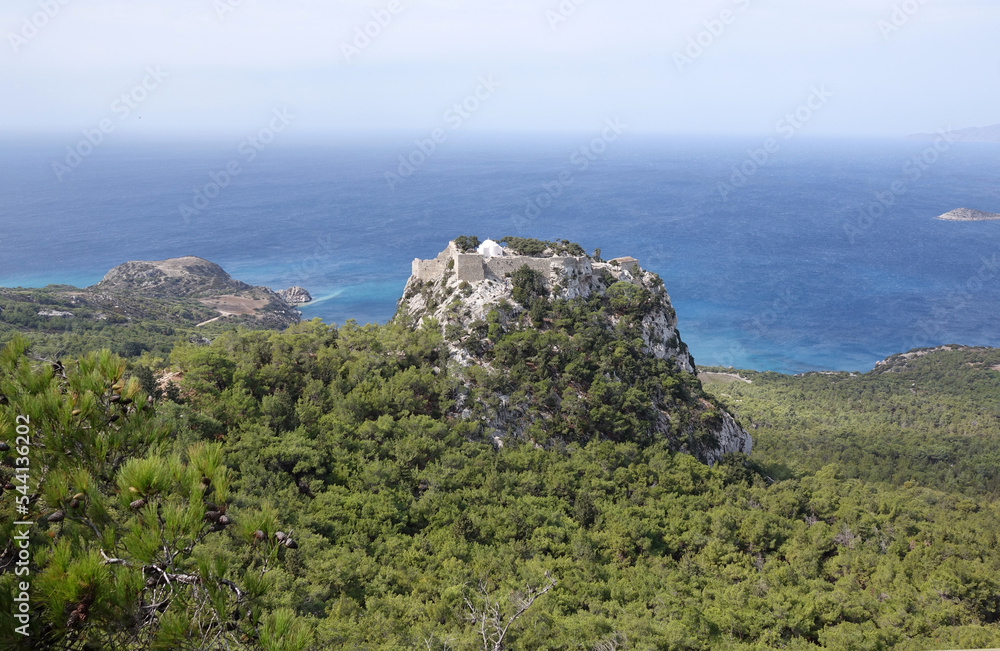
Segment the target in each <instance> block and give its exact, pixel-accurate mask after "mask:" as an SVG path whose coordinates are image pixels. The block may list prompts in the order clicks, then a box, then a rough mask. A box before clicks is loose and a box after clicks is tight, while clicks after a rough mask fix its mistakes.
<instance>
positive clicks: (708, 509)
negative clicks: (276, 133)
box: [0, 322, 1000, 651]
mask: <svg viewBox="0 0 1000 651" xmlns="http://www.w3.org/2000/svg"><path fill="white" fill-rule="evenodd" d="M23 345H24V344H23V343H20V342H14V343H13V344H12V345H11V346H9V347H8V349H7V351H6V352H5V354H4V355H3V357H2V358H0V378H2V379H0V393H2V394H3V396H4V399H3V400H2V401H0V402H2V403H3V405H2V406H0V423H2V424H3V432H4V436H3V438H4V439H5V440H11V441H13V423H14V422H15V418H16V416H17V415H18V414H28V415H30V417H31V420H32V422H33V423H36V424H37V425H36V427H37V430H38V431H37V434H36V436H38V437H39V439H38V440H39V442H40V443H43V444H44V445H45V447H44V448H41V447H39V448H38V449H36V450H34V451H33V452H32V454H33V455H35V456H34V457H33V462H32V463H33V468H34V470H33V472H34V473H35V475H34V479H35V480H44V483H45V484H46V486H47V487H46V488H45V489H44V490H39V491H38V495H37V496H36V497H34V501H33V506H32V509H33V510H32V513H34V514H35V516H34V517H36V518H38V524H37V525H36V526H35V528H34V529H33V532H32V538H31V544H32V548H33V549H34V550H35V551H34V556H33V561H32V562H33V563H35V566H34V567H33V576H35V577H36V579H35V582H34V583H33V587H32V591H33V592H32V612H33V614H34V619H33V621H34V622H35V626H36V628H35V629H33V630H34V631H35V634H34V636H33V637H32V638H31V639H30V640H31V641H30V642H29V646H28V647H25V648H38V649H43V648H44V649H50V648H72V649H84V648H108V649H112V648H120V649H128V648H171V649H174V648H176V649H184V648H191V649H196V648H213V649H215V648H220V649H221V648H229V649H239V648H245V649H308V648H313V649H334V648H337V649H339V648H343V649H413V648H432V649H602V650H603V649H650V650H652V649H716V648H729V649H772V648H787V649H811V648H830V649H912V650H914V651H916V650H920V649H942V648H972V647H989V646H998V645H1000V625H998V618H1000V554H998V546H1000V539H998V532H1000V508H998V505H997V502H996V501H995V500H994V492H993V491H994V488H993V487H992V484H990V483H989V482H986V483H980V484H977V483H976V482H975V481H973V479H972V474H971V471H968V472H966V471H964V470H962V468H961V467H960V466H959V465H958V464H956V469H953V470H951V471H950V472H951V473H953V475H954V479H953V480H948V481H943V479H942V478H944V477H947V476H949V475H948V474H947V473H948V472H949V471H945V467H946V465H947V464H945V463H944V462H943V461H941V460H935V459H937V457H936V456H935V458H934V459H931V458H930V457H928V456H926V454H925V453H924V452H921V451H919V450H920V449H921V448H920V446H930V445H931V444H932V442H933V441H932V438H933V436H934V435H935V433H937V436H939V437H940V438H941V439H942V440H943V441H945V442H946V443H945V448H946V451H948V450H950V451H951V452H952V453H957V450H958V449H959V448H958V447H957V446H958V439H957V438H955V437H960V436H965V437H966V438H967V440H970V441H971V440H976V439H977V438H978V439H981V440H982V442H983V443H982V446H983V447H981V448H976V447H972V448H970V449H969V451H968V452H967V453H966V457H968V463H970V464H976V463H983V464H984V465H985V464H987V463H989V459H990V457H989V455H990V454H992V453H991V452H990V450H992V448H991V447H990V445H991V442H992V441H995V440H996V439H995V437H994V432H993V431H992V430H991V429H989V428H991V427H994V421H988V420H983V419H984V418H986V417H987V416H989V415H990V414H994V413H995V411H990V410H991V409H994V408H995V406H996V403H995V399H996V392H995V388H994V387H995V385H991V384H990V382H991V381H992V378H994V373H995V372H994V371H992V370H989V369H987V368H986V366H985V365H986V364H992V363H993V361H994V358H993V357H991V356H992V355H995V351H953V352H948V351H942V352H938V353H932V354H928V355H925V356H923V357H919V358H916V357H914V358H911V359H909V360H906V361H905V363H903V365H902V366H900V365H895V364H894V365H893V366H892V367H890V368H885V369H880V371H879V372H877V373H873V374H869V375H867V376H862V377H857V378H851V377H847V376H826V375H823V376H806V377H783V376H777V375H774V374H761V375H755V374H744V377H748V378H749V379H751V380H752V381H753V384H749V385H748V384H745V383H743V382H738V381H737V382H733V383H731V384H726V385H714V384H713V385H710V387H709V388H710V389H712V390H716V391H717V392H718V393H719V394H720V397H721V399H722V400H725V401H727V402H728V404H729V405H730V407H731V408H733V409H735V410H736V412H737V413H738V414H739V415H740V417H741V418H742V419H743V420H744V424H746V425H747V426H749V427H751V431H752V432H754V433H755V435H756V436H757V437H758V441H759V446H760V449H761V452H760V453H759V454H755V459H754V460H748V459H747V458H746V457H744V456H741V455H733V456H730V457H728V458H727V459H725V460H724V461H723V462H722V463H719V464H716V465H715V466H714V467H709V466H707V465H704V464H702V463H700V462H698V461H697V460H696V459H694V458H693V457H691V456H688V455H685V454H680V453H676V452H673V451H671V450H670V449H669V442H668V441H666V440H649V439H648V437H647V436H646V434H645V431H644V430H642V431H632V430H629V429H628V427H629V424H628V422H627V419H626V422H625V423H624V425H623V427H624V429H623V430H621V431H617V432H615V433H614V434H613V435H612V436H607V435H605V433H604V432H603V431H602V430H603V427H604V426H603V425H602V424H601V422H600V421H598V420H595V421H593V423H592V424H591V425H590V426H589V427H590V428H591V429H590V430H589V431H588V432H587V436H585V437H580V438H579V439H576V440H564V441H551V442H549V443H547V444H546V445H540V444H538V442H537V441H531V440H530V439H528V438H526V437H522V438H520V439H511V440H508V441H506V442H505V445H503V446H502V447H498V446H497V445H495V442H494V441H493V440H492V439H490V438H488V437H484V436H483V435H482V434H481V432H480V431H479V428H478V426H477V424H476V423H475V422H474V421H471V420H463V419H461V418H456V417H454V416H452V415H449V414H452V413H453V412H454V408H455V401H456V399H457V396H458V395H459V387H460V379H459V378H458V377H456V376H455V375H454V374H453V373H452V371H451V370H450V369H449V366H448V365H447V364H445V363H444V362H445V360H446V358H447V350H448V349H447V344H446V342H445V340H444V338H443V336H442V335H441V334H440V332H439V331H437V330H435V329H430V328H428V329H421V330H417V331H413V330H410V329H408V328H406V327H403V326H402V325H399V324H395V325H388V326H365V327H359V326H357V325H354V324H351V323H349V324H347V325H345V326H343V327H341V328H332V327H328V326H326V325H323V324H321V323H319V322H310V323H303V324H300V325H297V326H293V327H292V328H290V329H289V330H288V331H287V332H285V333H275V332H264V331H256V332H254V331H233V332H227V333H222V334H221V335H220V336H218V337H217V338H216V339H215V341H213V342H212V343H211V344H210V345H195V344H182V345H179V346H178V347H177V348H175V349H174V350H173V352H172V354H171V357H170V365H171V366H172V367H173V368H174V370H178V371H182V372H183V380H182V381H181V386H180V389H179V390H178V391H174V392H171V393H172V395H173V399H166V398H164V397H160V398H158V399H156V400H154V401H153V403H152V405H151V406H150V407H149V408H148V409H147V408H145V407H144V408H142V409H140V408H139V407H129V406H128V405H126V406H125V407H124V408H123V407H121V406H120V405H121V398H120V397H119V398H118V399H117V400H115V398H114V396H128V399H129V400H130V403H129V404H130V405H145V404H146V403H147V400H146V397H145V396H146V394H147V393H153V394H158V389H157V387H155V385H154V384H153V382H152V375H151V374H150V373H149V369H145V370H144V367H143V366H142V364H143V363H146V364H150V363H154V362H153V360H152V358H151V357H146V358H145V359H143V360H140V363H133V364H132V365H131V366H130V369H126V368H125V367H124V366H122V362H119V361H116V360H115V359H114V358H113V357H109V356H107V355H101V356H98V357H90V358H87V359H84V360H81V361H80V362H73V363H67V364H66V365H65V367H64V368H62V369H60V368H59V367H53V365H52V364H50V363H48V362H44V363H43V362H41V361H38V360H37V359H35V357H33V356H32V353H31V352H30V351H24V350H23ZM614 350H615V348H614V347H610V348H607V349H606V351H607V352H605V353H601V355H605V354H606V355H609V356H613V355H614ZM976 355H981V356H984V357H982V358H977V359H974V356H976ZM963 356H967V357H963ZM602 361H603V358H598V359H597V360H596V363H601V362H602ZM608 361H609V362H610V358H609V360H608ZM996 363H997V364H1000V361H998V362H996ZM523 372H525V373H527V372H530V368H529V369H527V370H524V371H523ZM520 373H521V371H517V372H513V373H512V374H511V375H509V376H507V379H506V380H505V381H512V382H515V383H517V382H520V381H524V380H520V379H519V378H520V377H521V376H520ZM64 376H65V377H64ZM130 377H131V378H132V379H131V380H129V379H128V378H130ZM914 384H915V385H916V386H915V387H914ZM911 388H915V389H916V390H917V392H918V393H917V394H913V393H912V392H911V391H910V389H911ZM721 394H726V395H725V396H721ZM914 395H916V397H915V398H912V399H911V398H910V396H914ZM852 401H853V402H852ZM859 401H860V402H859ZM906 409H909V410H910V411H909V412H908V415H900V412H901V411H905V410H906ZM76 410H80V412H79V413H77V414H74V412H75V411H76ZM115 415H119V418H118V419H114V416H115ZM932 415H933V420H932V419H931V418H932ZM977 419H978V421H979V422H980V423H981V428H982V430H981V431H978V430H977V431H975V432H974V433H973V432H972V430H966V429H964V425H962V424H963V423H964V424H967V425H968V426H969V427H972V422H973V421H976V420H977ZM883 421H884V423H885V425H879V423H882V422H883ZM894 423H895V424H894ZM753 424H756V425H757V427H756V429H754V428H753ZM902 424H905V425H906V427H905V428H902ZM869 426H871V427H869ZM977 427H980V426H979V425H977ZM852 428H857V429H852ZM852 432H853V434H852ZM900 434H902V435H904V437H907V438H905V440H901V441H896V438H897V437H898V436H900ZM830 436H832V437H833V440H834V441H837V440H839V439H843V440H844V441H847V442H851V441H853V440H854V439H856V438H862V437H865V436H866V437H867V440H866V442H865V443H864V444H860V443H859V444H858V446H857V447H855V446H853V445H848V444H846V443H843V442H841V443H836V442H834V443H828V444H821V443H823V442H825V441H827V439H828V438H829V437H830ZM838 437H839V439H838ZM909 437H912V438H909ZM925 439H926V440H925ZM894 448H895V449H898V450H901V451H902V454H901V455H900V456H899V458H901V459H903V460H904V461H906V463H908V466H907V469H906V471H905V472H904V473H902V474H899V475H898V476H896V473H893V472H892V471H891V468H890V467H889V466H890V465H891V462H890V459H891V458H893V457H892V456H891V455H889V454H883V453H882V451H883V450H892V449H894ZM911 448H912V449H911ZM64 450H65V451H69V452H70V456H67V455H66V453H65V452H64ZM858 450H860V451H862V452H858ZM979 454H984V455H986V457H984V458H977V455H979ZM3 455H4V456H3V463H4V464H6V465H5V468H4V471H5V475H6V476H10V474H11V470H10V466H11V465H12V462H13V456H12V455H13V452H12V451H6V452H4V453H3ZM81 459H82V460H87V463H86V464H85V465H84V467H83V470H81V471H72V470H71V468H73V467H75V465H76V464H79V463H80V460H81ZM921 459H923V460H924V461H923V462H918V461H919V460H921ZM955 461H956V462H957V461H959V459H957V458H956V459H955ZM43 468H46V470H44V471H43ZM84 471H85V472H84ZM43 472H47V473H48V475H47V476H44V477H43V474H42V473H43ZM137 473H138V474H137ZM13 479H14V478H13V477H11V480H13ZM133 487H135V488H137V491H136V492H132V491H131V488H133ZM77 493H83V494H84V496H83V497H82V498H76V497H74V495H75V494H77ZM18 494H19V493H18V492H17V491H16V490H15V491H11V490H7V491H5V492H4V494H3V496H2V497H0V505H2V511H3V522H4V525H3V526H4V527H9V523H10V522H12V521H13V520H14V519H16V517H17V516H16V515H15V513H14V512H13V505H14V501H13V500H14V498H15V497H16V496H17V495H18ZM137 499H143V500H144V501H145V503H144V504H141V505H139V506H138V507H135V506H132V503H133V502H134V500H137ZM73 500H76V501H77V504H76V505H75V506H74V505H73V504H72V502H73ZM57 511H58V512H60V513H61V517H56V518H53V517H52V515H53V514H54V513H55V512H57ZM220 511H224V514H225V515H226V517H227V519H228V520H227V522H228V524H225V525H222V524H221V523H220ZM92 525H93V526H92ZM258 531H259V532H260V533H261V535H262V538H259V539H258V537H257V533H256V532H258ZM278 531H281V532H283V534H284V535H286V536H287V537H291V538H293V539H294V541H295V545H294V546H293V547H288V546H286V545H285V544H284V543H281V544H278V541H277V539H276V538H275V536H276V533H277V532H278ZM170 532H172V534H171V535H168V533H170ZM3 534H4V539H7V540H10V537H9V535H8V534H9V532H8V531H7V530H4V532H3ZM137 541H146V542H143V543H139V544H137ZM163 544H167V545H168V549H173V550H176V552H177V553H176V554H174V553H173V552H171V555H172V558H171V559H170V563H171V564H172V565H171V566H170V567H169V568H167V567H166V566H165V562H164V561H161V560H157V558H158V555H161V554H162V553H161V552H160V551H156V550H157V549H158V548H159V547H158V546H162V545H163ZM11 553H12V552H11V548H10V546H9V545H8V548H7V551H6V552H5V556H4V557H3V559H0V567H2V568H4V569H3V572H4V573H3V574H2V575H0V599H6V598H7V597H6V595H10V594H12V590H11V587H12V583H13V581H14V579H15V577H14V575H13V574H12V572H11V570H12V566H11V564H10V560H9V559H10V554H11ZM105 556H107V557H108V558H111V559H115V560H117V561H121V562H109V561H108V560H106V558H105ZM161 570H163V571H162V572H161ZM164 572H166V573H167V574H169V575H171V576H174V577H175V578H176V577H177V576H182V577H194V578H192V579H191V582H190V583H183V582H177V581H175V582H173V583H172V584H170V586H167V585H166V583H164V582H163V581H162V580H160V579H156V576H161V575H162V574H163V573H164ZM144 577H145V579H146V581H145V583H143V578H144ZM154 579H155V580H154ZM229 584H232V585H233V586H237V587H238V588H239V590H240V592H239V593H238V592H236V591H235V590H233V589H232V588H231V587H230V586H229ZM144 586H145V587H144ZM240 593H242V594H243V597H242V598H241V597H239V596H238V595H239V594H240ZM137 594H138V595H139V597H138V598H137V597H136V595H137ZM152 603H157V604H159V606H158V607H157V608H153V609H151V608H150V607H149V606H150V604H152ZM0 607H2V608H3V609H5V610H6V609H8V608H10V607H12V604H11V603H10V602H3V603H0ZM74 613H76V614H75V615H74ZM518 613H520V615H518ZM81 615H86V616H85V617H81ZM0 626H2V627H4V628H0V635H2V636H3V639H5V640H11V639H18V638H15V634H14V633H13V632H12V630H11V629H10V628H9V627H10V623H9V622H8V621H7V620H4V621H3V622H2V623H0ZM505 627H506V628H505ZM19 641H20V642H22V643H24V640H19ZM32 644H33V647H32V646H30V645H32ZM157 644H158V645H159V646H156V645H157ZM136 645H142V646H136ZM224 645H225V646H224ZM22 646H23V644H22Z"/></svg>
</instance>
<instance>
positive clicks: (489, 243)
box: [476, 240, 503, 258]
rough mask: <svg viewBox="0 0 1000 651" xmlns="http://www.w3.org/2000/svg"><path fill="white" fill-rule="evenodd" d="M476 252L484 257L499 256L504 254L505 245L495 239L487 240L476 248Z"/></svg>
mask: <svg viewBox="0 0 1000 651" xmlns="http://www.w3.org/2000/svg"><path fill="white" fill-rule="evenodd" d="M476 253H478V254H479V255H481V256H483V257H484V258H499V257H500V256H502V255H503V247H502V246H500V245H499V244H497V243H496V242H494V241H493V240H486V241H485V242H483V243H482V244H480V245H479V248H478V249H476Z"/></svg>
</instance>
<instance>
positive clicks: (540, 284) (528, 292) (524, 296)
mask: <svg viewBox="0 0 1000 651" xmlns="http://www.w3.org/2000/svg"><path fill="white" fill-rule="evenodd" d="M511 281H512V282H513V284H514V289H513V292H512V294H513V295H514V300H515V301H517V302H518V303H520V304H521V305H524V306H525V307H528V306H530V305H531V304H532V303H533V302H534V301H535V299H537V298H539V297H542V296H546V295H547V294H548V291H547V290H546V289H545V282H544V281H543V280H542V274H541V273H540V272H538V271H535V270H534V269H532V268H531V267H529V266H528V265H521V268H520V269H518V270H517V271H515V272H514V275H513V276H512V277H511Z"/></svg>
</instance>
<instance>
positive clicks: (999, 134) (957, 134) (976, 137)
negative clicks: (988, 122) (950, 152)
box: [907, 124, 1000, 143]
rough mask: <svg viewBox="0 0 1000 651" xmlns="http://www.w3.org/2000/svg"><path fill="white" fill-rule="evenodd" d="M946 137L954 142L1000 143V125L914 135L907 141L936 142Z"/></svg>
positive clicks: (908, 137)
mask: <svg viewBox="0 0 1000 651" xmlns="http://www.w3.org/2000/svg"><path fill="white" fill-rule="evenodd" d="M941 136H944V137H945V138H947V139H948V140H951V141H953V142H993V143H1000V124H994V125H992V126H988V127H966V128H965V129H953V130H950V131H943V132H939V133H914V134H912V135H910V136H907V140H934V139H936V138H940V137H941Z"/></svg>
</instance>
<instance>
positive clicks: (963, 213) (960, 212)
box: [938, 208, 1000, 222]
mask: <svg viewBox="0 0 1000 651" xmlns="http://www.w3.org/2000/svg"><path fill="white" fill-rule="evenodd" d="M938 219H940V220H943V221H946V222H988V221H994V220H997V219H1000V214H997V213H995V212H983V211H982V210H973V209H971V208H957V209H955V210H952V211H951V212H946V213H945V214H943V215H941V216H940V217H938Z"/></svg>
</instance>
